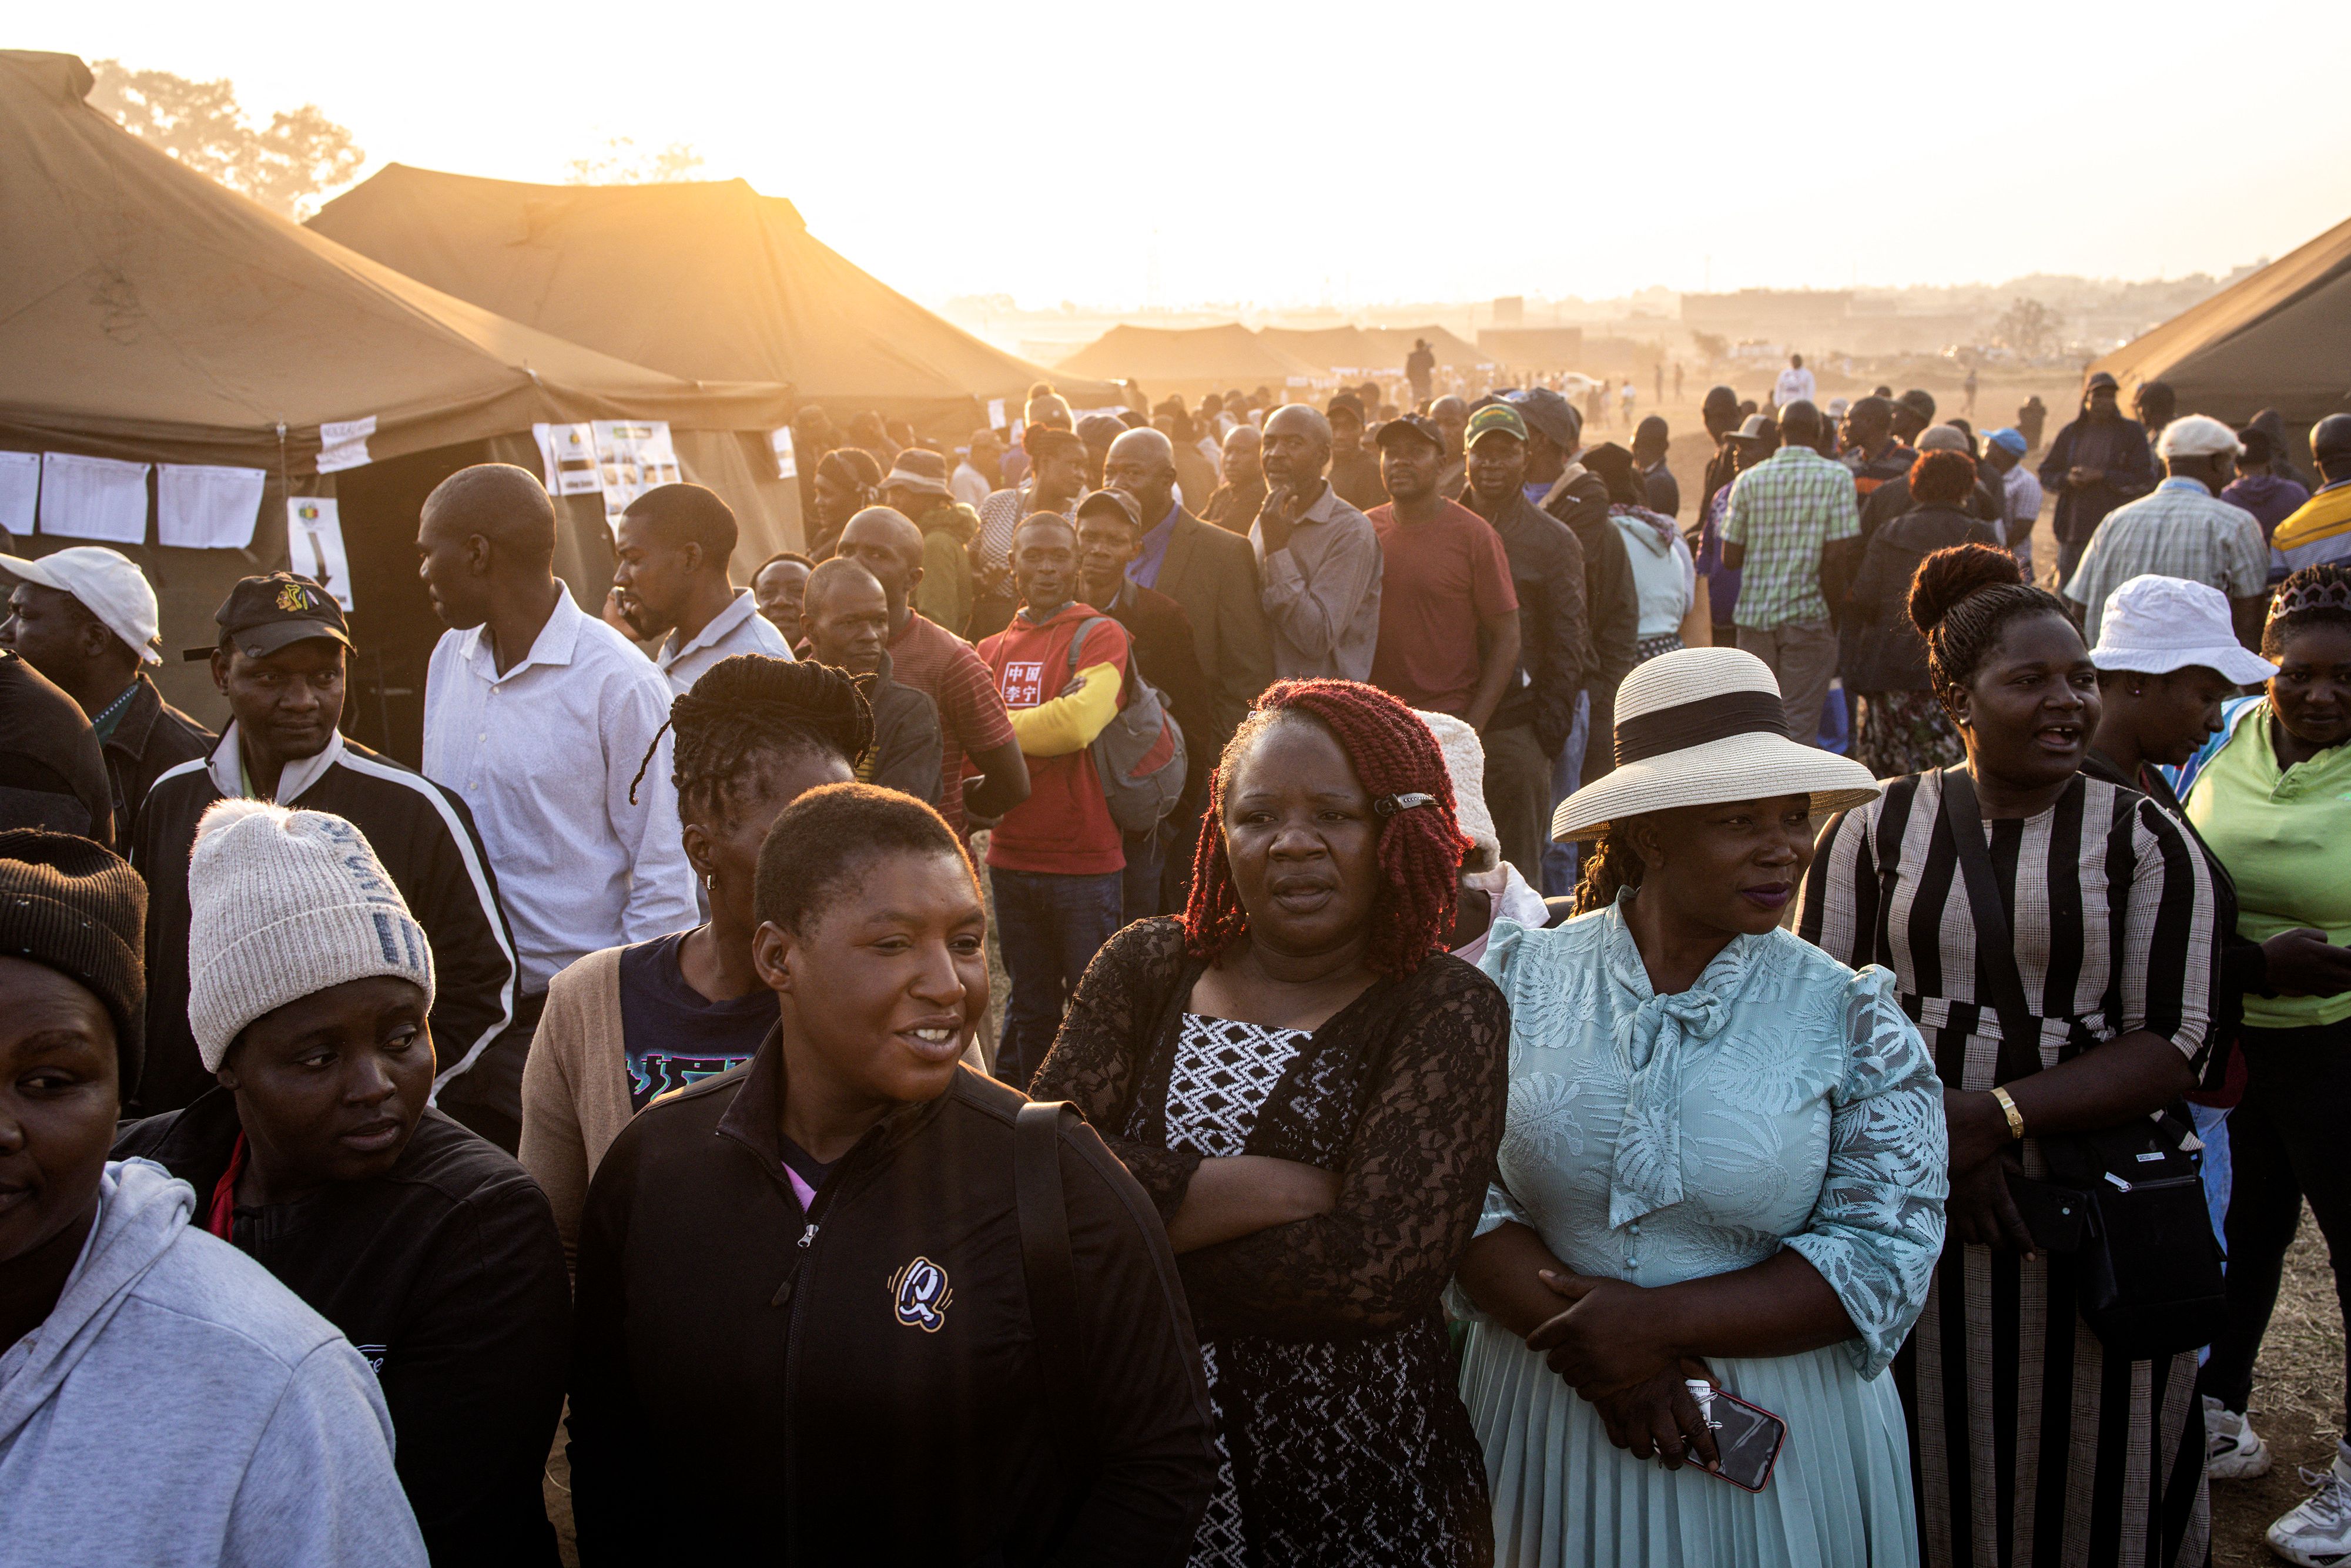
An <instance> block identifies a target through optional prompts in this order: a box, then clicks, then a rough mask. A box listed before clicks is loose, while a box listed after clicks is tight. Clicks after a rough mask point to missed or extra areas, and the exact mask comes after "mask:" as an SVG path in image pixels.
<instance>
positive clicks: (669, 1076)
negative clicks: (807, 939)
mask: <svg viewBox="0 0 2351 1568" xmlns="http://www.w3.org/2000/svg"><path fill="white" fill-rule="evenodd" d="M688 935H689V933H687V932H684V931H679V932H674V933H673V934H671V935H670V936H656V937H654V938H653V940H652V941H650V942H640V943H638V944H637V945H636V946H633V947H631V948H628V949H627V950H625V951H624V952H622V955H621V1040H622V1048H623V1049H624V1050H625V1051H627V1053H628V1058H629V1110H630V1111H631V1112H632V1113H635V1112H638V1111H642V1110H643V1109H644V1108H645V1107H646V1106H647V1105H649V1104H651V1103H653V1100H654V1099H655V1098H656V1097H657V1096H659V1095H663V1094H666V1093H668V1092H670V1091H671V1090H673V1089H683V1088H684V1087H685V1086H686V1085H687V1084H689V1083H695V1082H700V1081H701V1080H703V1079H705V1078H712V1077H716V1075H717V1074H719V1073H721V1072H724V1071H726V1070H727V1069H728V1068H730V1067H733V1066H736V1065H737V1064H738V1063H740V1062H745V1061H749V1060H750V1059H751V1058H752V1057H753V1056H754V1055H756V1054H757V1053H758V1049H759V1042H760V1041H761V1040H765V1039H767V1038H768V1030H771V1029H773V1028H775V1027H776V1016H777V1015H776V993H775V992H773V991H770V990H767V989H764V988H763V989H760V990H756V991H753V992H752V993H751V994H750V995H749V996H747V997H737V998H733V999H732V1000H729V1001H723V1002H714V1001H712V1000H711V999H710V998H707V997H705V996H704V995H703V994H702V993H701V992H700V991H697V990H695V988H693V987H692V986H689V985H687V984H686V983H685V972H684V970H683V969H681V968H680V967H678V961H677V960H678V951H679V948H680V946H681V945H683V944H684V941H685V938H686V936H688Z"/></svg>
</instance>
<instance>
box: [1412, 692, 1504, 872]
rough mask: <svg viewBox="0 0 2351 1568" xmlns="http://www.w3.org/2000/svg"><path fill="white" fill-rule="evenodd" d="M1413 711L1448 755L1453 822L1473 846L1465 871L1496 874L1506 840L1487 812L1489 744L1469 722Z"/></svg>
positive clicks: (1464, 859)
mask: <svg viewBox="0 0 2351 1568" xmlns="http://www.w3.org/2000/svg"><path fill="white" fill-rule="evenodd" d="M1412 711H1413V715H1414V716H1415V717H1416V718H1418V719H1419V720H1420V721H1421V723H1423V724H1425V725H1426V726H1428V733H1429V734H1431V735H1433V736H1435V737H1437V750H1439V751H1441V752H1443V753H1444V754H1445V771H1446V774H1447V777H1449V778H1450V779H1452V780H1453V819H1454V821H1456V822H1457V823H1458V824H1459V825H1460V828H1461V836H1462V837H1463V838H1465V839H1468V841H1469V843H1470V850H1469V852H1468V854H1466V855H1463V856H1462V857H1461V869H1462V870H1463V871H1466V872H1481V871H1492V870H1493V869H1494V868H1495V867H1496V866H1498V865H1500V864H1501V863H1502V840H1501V837H1500V835H1499V834H1498V833H1497V832H1495V831H1494V813H1493V812H1491V811H1489V810H1487V809H1486V745H1485V742H1483V741H1481V740H1479V738H1478V732H1477V731H1476V730H1474V729H1472V728H1470V727H1469V725H1468V721H1467V720H1466V719H1458V718H1456V717H1454V716H1452V715H1451V714H1449V713H1430V712H1428V711H1426V709H1423V708H1415V709H1413V710H1412Z"/></svg>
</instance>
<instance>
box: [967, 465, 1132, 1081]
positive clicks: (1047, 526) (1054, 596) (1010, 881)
mask: <svg viewBox="0 0 2351 1568" xmlns="http://www.w3.org/2000/svg"><path fill="white" fill-rule="evenodd" d="M1011 565H1012V581H1013V587H1014V589H1015V591H1018V592H1019V596H1020V611H1019V613H1018V614H1016V615H1014V616H1013V618H1012V622H1011V624H1009V625H1008V626H1007V627H1005V629H1004V630H1003V631H1001V632H998V633H996V634H995V635H994V636H992V637H989V638H987V640H986V641H985V642H983V643H980V645H979V656H980V657H981V658H982V659H984V660H985V661H987V667H988V669H989V670H990V671H991V672H993V673H994V674H995V676H996V686H997V691H998V694H999V695H1001V696H1002V697H1003V698H1004V706H1005V707H1006V709H1007V710H1008V712H1009V713H1010V714H1011V716H1012V733H1013V735H1014V736H1015V737H1017V738H1018V739H1019V742H1020V749H1021V752H1022V753H1023V755H1024V756H1025V757H1026V758H1027V760H1028V763H1029V798H1028V799H1027V800H1023V801H1021V802H1020V803H1019V805H1017V806H1015V807H1013V808H1012V809H1011V810H1009V811H1007V812H1006V813H1005V815H1004V820H1003V821H1000V822H998V823H997V825H996V828H995V830H994V831H992V832H991V833H990V834H989V835H988V844H987V879H988V883H989V886H990V888H991V890H992V891H993V892H994V894H995V896H996V924H997V934H998V938H999V939H1000V940H1001V942H1002V944H1003V947H1004V967H1005V968H1006V970H1007V971H1008V972H1009V973H1010V975H1011V977H1012V995H1011V997H1010V998H1009V1000H1008V1002H1007V1004H1006V1007H1005V1011H1004V1040H1003V1042H1002V1043H1001V1044H1000V1045H998V1048H997V1052H996V1075H997V1077H998V1078H1000V1079H1002V1080H1003V1081H1004V1082H1007V1083H1009V1084H1011V1085H1012V1086H1013V1087H1014V1088H1016V1089H1023V1090H1025V1089H1027V1088H1028V1087H1029V1079H1030V1078H1032V1077H1034V1076H1035V1074H1036V1071H1037V1068H1038V1065H1039V1063H1040V1062H1042V1061H1044V1060H1045V1052H1046V1051H1047V1050H1048V1049H1049V1048H1050V1046H1051V1045H1052V1043H1053V1034H1054V1031H1055V1030H1058V1029H1059V1028H1060V1027H1061V1009H1062V1008H1063V1007H1064V1006H1065V1005H1066V1004H1067V1003H1068V1000H1069V998H1070V996H1071V993H1072V992H1074V991H1076V989H1077V988H1078V980H1079V978H1080V977H1081V976H1083V975H1084V974H1085V972H1086V966H1087V965H1088V964H1090V963H1092V961H1093V956H1094V952H1095V950H1096V949H1097V948H1099V947H1100V946H1102V944H1103V943H1104V942H1107V941H1109V940H1110V938H1111V935H1112V933H1113V932H1115V931H1116V930H1117V929H1118V927H1119V921H1120V914H1121V908H1122V904H1123V886H1122V884H1123V873H1124V871H1125V869H1126V854H1125V851H1124V849H1123V838H1122V835H1121V834H1120V832H1119V829H1118V823H1117V822H1116V821H1113V819H1112V817H1111V814H1110V802H1109V800H1108V799H1107V798H1106V797H1105V796H1104V795H1103V794H1102V778H1101V775H1100V774H1099V773H1097V772H1096V770H1095V768H1094V758H1093V751H1092V746H1093V741H1094V737H1096V736H1098V735H1100V734H1101V733H1102V729H1103V728H1104V727H1106V726H1107V725H1108V724H1109V723H1110V721H1111V720H1112V718H1113V717H1114V716H1116V715H1117V713H1118V710H1119V707H1120V706H1121V705H1122V703H1123V700H1124V698H1125V693H1124V692H1123V690H1122V687H1123V684H1124V680H1125V671H1126V666H1127V651H1128V643H1127V634H1126V631H1125V629H1124V628H1123V627H1122V626H1121V625H1120V624H1119V623H1118V622H1116V621H1114V620H1113V619H1111V618H1110V617H1109V616H1108V615H1105V614H1103V613H1102V612H1101V611H1099V610H1096V609H1095V608H1094V607H1093V606H1092V605H1090V604H1085V603H1081V602H1080V601H1078V597H1077V595H1078V538H1077V533H1076V531H1075V530H1074V529H1073V528H1071V526H1070V522H1069V519H1068V518H1066V517H1061V516H1060V515H1059V514H1058V513H1053V512H1040V513H1037V514H1034V515H1033V516H1031V517H1027V518H1025V519H1024V520H1023V521H1022V522H1021V523H1020V524H1019V527H1018V528H1015V529H1014V531H1013V535H1012V561H1011ZM1081 636H1082V638H1083V641H1082V643H1080V642H1079V639H1080V638H1081ZM1073 645H1074V651H1075V656H1074V657H1072V651H1073ZM1073 667H1074V669H1075V672H1076V673H1075V674H1074V676H1073V675H1072V674H1071V671H1072V668H1073Z"/></svg>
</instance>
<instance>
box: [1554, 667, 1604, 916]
mask: <svg viewBox="0 0 2351 1568" xmlns="http://www.w3.org/2000/svg"><path fill="white" fill-rule="evenodd" d="M1591 734H1592V694H1591V693H1590V692H1578V693H1576V694H1575V727H1574V728H1573V729H1571V730H1569V731H1568V732H1567V744H1566V745H1565V746H1562V747H1560V748H1559V760H1558V761H1557V762H1556V763H1554V764H1552V775H1551V809H1552V810H1554V811H1556V810H1559V803H1560V802H1561V801H1562V800H1566V799H1567V798H1568V797H1569V796H1570V795H1573V794H1574V793H1575V792H1576V791H1577V790H1578V789H1582V788H1583V747H1584V743H1585V742H1586V741H1587V740H1588V739H1589V738H1590V737H1591ZM1550 833H1551V824H1550V823H1549V822H1548V821H1546V822H1545V823H1544V824H1543V834H1544V837H1545V839H1546V840H1548V839H1549V837H1550ZM1575 860H1576V846H1575V845H1573V844H1557V843H1550V842H1548V841H1547V842H1546V843H1545V844H1544V845H1543V857H1542V894H1543V896H1544V897H1545V898H1565V897H1566V896H1567V895H1568V894H1572V893H1573V892H1574V891H1575Z"/></svg>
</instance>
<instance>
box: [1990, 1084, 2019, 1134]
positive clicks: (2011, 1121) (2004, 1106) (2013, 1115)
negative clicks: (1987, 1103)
mask: <svg viewBox="0 0 2351 1568" xmlns="http://www.w3.org/2000/svg"><path fill="white" fill-rule="evenodd" d="M1991 1097H1992V1098H1993V1099H1995V1100H1997V1101H1999V1102H2000V1109H2001V1114H2003V1115H2005V1116H2006V1117H2007V1118H2008V1135H2009V1136H2010V1137H2011V1138H2022V1137H2023V1136H2024V1113H2023V1112H2022V1111H2020V1110H2018V1109H2017V1108H2016V1102H2015V1101H2014V1100H2012V1099H2011V1098H2010V1097H2009V1092H2008V1091H2007V1090H2005V1089H2001V1088H1997V1087H1995V1088H1994V1089H1993V1090H1992V1092H1991Z"/></svg>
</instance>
